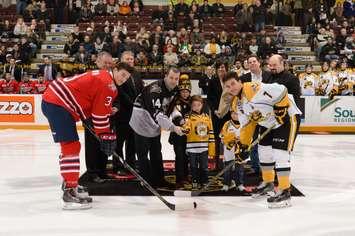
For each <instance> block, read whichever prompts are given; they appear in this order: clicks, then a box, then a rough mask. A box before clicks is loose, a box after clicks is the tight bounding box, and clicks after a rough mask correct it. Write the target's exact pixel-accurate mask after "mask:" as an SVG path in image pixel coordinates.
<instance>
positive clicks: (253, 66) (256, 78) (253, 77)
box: [240, 55, 271, 174]
mask: <svg viewBox="0 0 355 236" xmlns="http://www.w3.org/2000/svg"><path fill="white" fill-rule="evenodd" d="M247 61H248V65H249V69H250V72H249V73H246V74H244V75H242V76H241V77H240V79H241V81H242V82H243V83H246V82H263V83H267V81H268V80H269V79H270V76H271V73H270V72H268V71H264V70H262V69H261V64H260V59H259V58H258V56H256V55H251V56H249V57H248V59H247ZM255 130H256V131H255V134H254V140H255V139H256V138H257V136H258V135H259V127H257V128H256V129H255ZM250 159H251V164H252V168H253V170H254V172H255V173H256V174H258V173H259V172H260V165H259V154H258V145H255V146H254V147H253V148H252V150H251V151H250Z"/></svg>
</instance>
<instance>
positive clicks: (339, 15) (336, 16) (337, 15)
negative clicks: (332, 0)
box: [329, 2, 345, 23]
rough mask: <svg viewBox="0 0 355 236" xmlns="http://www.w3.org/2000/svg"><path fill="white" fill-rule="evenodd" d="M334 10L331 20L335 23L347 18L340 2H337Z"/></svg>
mask: <svg viewBox="0 0 355 236" xmlns="http://www.w3.org/2000/svg"><path fill="white" fill-rule="evenodd" d="M331 10H333V12H331V13H330V19H329V20H330V21H332V22H334V23H340V22H343V21H344V20H345V17H344V16H343V10H344V9H343V6H342V4H341V3H340V2H338V3H336V5H335V7H334V9H331Z"/></svg>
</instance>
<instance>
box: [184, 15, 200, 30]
mask: <svg viewBox="0 0 355 236" xmlns="http://www.w3.org/2000/svg"><path fill="white" fill-rule="evenodd" d="M195 20H197V22H198V18H197V17H196V16H195V14H194V13H193V12H192V11H190V13H189V15H188V16H187V17H186V18H185V20H184V27H185V28H186V29H188V30H192V28H193V26H194V21H195Z"/></svg>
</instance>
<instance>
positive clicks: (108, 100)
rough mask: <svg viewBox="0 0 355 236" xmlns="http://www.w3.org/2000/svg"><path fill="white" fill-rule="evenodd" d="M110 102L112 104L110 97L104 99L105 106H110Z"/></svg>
mask: <svg viewBox="0 0 355 236" xmlns="http://www.w3.org/2000/svg"><path fill="white" fill-rule="evenodd" d="M111 102H112V97H111V96H107V97H106V99H105V106H107V107H108V106H111Z"/></svg>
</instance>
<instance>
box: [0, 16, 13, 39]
mask: <svg viewBox="0 0 355 236" xmlns="http://www.w3.org/2000/svg"><path fill="white" fill-rule="evenodd" d="M12 37H13V29H12V28H11V25H10V21H9V20H5V21H4V22H3V23H1V25H0V38H2V39H9V38H12Z"/></svg>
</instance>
